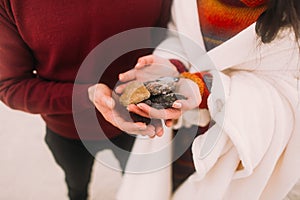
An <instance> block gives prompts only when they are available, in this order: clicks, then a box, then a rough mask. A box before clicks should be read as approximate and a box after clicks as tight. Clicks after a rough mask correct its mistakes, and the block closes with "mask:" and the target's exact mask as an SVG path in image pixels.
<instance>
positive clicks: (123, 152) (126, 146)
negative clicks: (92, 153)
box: [110, 133, 135, 173]
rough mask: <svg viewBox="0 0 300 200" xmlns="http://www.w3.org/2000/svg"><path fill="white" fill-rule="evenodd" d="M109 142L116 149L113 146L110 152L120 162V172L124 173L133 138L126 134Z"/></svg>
mask: <svg viewBox="0 0 300 200" xmlns="http://www.w3.org/2000/svg"><path fill="white" fill-rule="evenodd" d="M110 140H111V142H112V143H113V144H114V145H116V146H117V147H118V148H116V146H113V147H112V148H111V150H112V152H113V153H114V155H115V157H116V158H117V159H118V161H119V162H120V166H121V169H122V172H123V173H124V170H125V167H126V164H127V161H128V158H129V155H130V153H131V150H132V147H133V144H134V141H135V137H134V136H131V135H128V134H127V133H123V134H121V135H119V136H117V137H115V138H112V139H110Z"/></svg>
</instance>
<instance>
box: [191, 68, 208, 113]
mask: <svg viewBox="0 0 300 200" xmlns="http://www.w3.org/2000/svg"><path fill="white" fill-rule="evenodd" d="M194 74H195V75H196V76H198V77H199V78H200V79H201V80H202V81H203V82H204V83H205V81H204V79H203V75H204V74H202V73H201V72H196V73H194ZM204 85H205V86H204V90H203V94H202V101H201V103H200V105H199V108H200V109H208V106H207V98H208V96H209V94H210V92H209V90H208V88H207V85H206V84H204Z"/></svg>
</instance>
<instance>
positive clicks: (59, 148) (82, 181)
mask: <svg viewBox="0 0 300 200" xmlns="http://www.w3.org/2000/svg"><path fill="white" fill-rule="evenodd" d="M45 141H46V143H47V145H48V147H49V148H50V150H51V152H52V154H53V156H54V158H55V161H56V162H57V164H58V165H59V166H60V167H61V168H62V169H63V171H64V172H65V181H66V183H67V187H68V195H69V198H70V200H86V199H87V196H88V185H89V182H90V177H91V170H92V167H93V163H94V157H93V156H92V155H91V154H90V153H89V152H88V151H87V150H86V148H85V147H84V145H83V144H82V143H81V141H80V140H70V139H66V138H63V137H61V136H59V135H57V134H56V133H54V132H52V131H51V130H49V129H47V132H46V137H45Z"/></svg>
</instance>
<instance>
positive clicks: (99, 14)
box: [0, 0, 171, 139]
mask: <svg viewBox="0 0 300 200" xmlns="http://www.w3.org/2000/svg"><path fill="white" fill-rule="evenodd" d="M170 4H171V0H151V1H149V0H118V1H117V0H89V1H82V0H72V1H71V0H50V1H40V0H26V1H22V0H21V1H20V0H0V100H1V101H3V102H4V103H5V104H6V105H8V106H9V107H11V108H13V109H18V110H22V111H25V112H29V113H34V114H41V116H42V118H43V119H44V120H45V122H46V125H47V126H48V127H49V128H50V129H51V130H53V131H54V132H56V133H58V134H60V135H62V136H64V137H67V138H73V139H78V134H77V131H76V128H77V127H75V124H74V121H73V114H74V112H75V113H76V114H77V115H79V116H81V118H83V119H86V120H85V121H84V123H82V124H81V125H80V126H81V128H80V130H83V131H84V132H85V133H84V138H85V139H95V138H97V139H99V128H98V127H95V124H93V123H90V120H89V119H90V118H93V115H95V112H94V110H95V108H94V106H93V104H92V103H91V102H90V101H89V99H88V94H87V88H88V87H89V86H90V85H91V84H93V83H92V82H91V81H89V76H92V75H93V70H92V69H90V70H87V72H86V74H85V76H84V78H82V80H79V81H78V83H77V82H76V88H77V89H76V94H75V97H76V103H75V104H76V105H73V106H74V108H75V109H74V111H73V112H72V91H73V87H74V80H75V78H76V74H77V71H78V69H79V67H80V66H81V64H82V62H83V60H84V59H85V57H86V56H87V55H88V54H89V53H90V52H91V50H93V48H95V47H96V46H97V45H98V44H100V43H101V42H102V41H104V40H105V39H107V38H109V37H111V36H113V35H115V34H118V33H120V32H122V31H125V30H129V29H133V28H139V27H149V26H155V27H165V26H166V24H167V22H168V18H169V9H170ZM140 39H142V40H143V41H146V42H149V44H150V42H151V34H150V32H149V33H145V34H144V35H143V36H142V38H140ZM130 42H134V41H130ZM116 48H118V47H116ZM150 51H151V50H147V51H134V52H131V53H128V54H125V55H124V56H121V57H120V58H118V59H117V60H115V61H114V62H113V63H112V64H111V65H110V66H109V67H108V68H107V70H106V71H105V73H104V75H103V76H102V78H101V77H98V78H101V79H100V82H102V83H105V84H107V85H109V86H110V87H113V86H114V85H115V83H116V82H117V79H118V74H119V73H120V72H124V71H126V70H128V69H130V68H132V66H133V65H134V64H135V62H136V59H137V58H138V57H140V56H141V55H146V54H149V53H150ZM97 67H100V68H101V67H102V66H97ZM105 67H106V66H105ZM93 78H94V77H91V79H93ZM73 104H74V102H73ZM97 115H98V121H99V122H100V124H101V127H102V130H103V131H104V133H105V134H106V135H107V136H108V137H110V138H111V137H114V136H116V135H118V134H120V133H121V131H120V130H119V129H117V128H115V127H113V126H112V125H110V124H109V123H108V122H106V121H105V120H104V119H103V117H102V116H101V114H99V113H98V114H97ZM100 135H101V134H100ZM81 136H82V134H81ZM101 137H102V136H101ZM101 137H100V138H101ZM102 138H103V137H102Z"/></svg>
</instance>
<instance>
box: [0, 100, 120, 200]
mask: <svg viewBox="0 0 300 200" xmlns="http://www.w3.org/2000/svg"><path fill="white" fill-rule="evenodd" d="M44 129H45V125H44V122H43V121H42V119H41V118H40V117H39V116H38V115H31V114H27V113H24V112H20V111H15V110H11V109H9V108H8V107H6V106H4V105H3V104H2V103H0V177H1V178H0V200H41V199H42V200H67V199H68V198H67V195H66V193H67V189H66V186H65V184H64V177H63V172H62V170H61V169H60V168H59V167H58V166H57V165H56V163H55V161H54V159H53V157H52V155H51V152H50V151H49V150H48V147H47V146H46V144H45V142H44V135H45V130H44ZM97 156H113V155H112V153H111V152H110V151H108V150H107V151H103V152H100V153H99V154H98V155H97ZM113 159H114V158H113ZM100 177H101V178H100ZM100 180H101V181H100ZM120 180H121V174H120V173H119V172H117V171H115V170H112V169H110V168H107V167H105V166H103V165H102V164H101V163H98V162H95V165H94V170H93V175H92V181H91V186H90V193H91V199H92V200H113V195H114V194H115V192H116V190H117V187H118V184H119V183H120ZM100 194H101V196H100Z"/></svg>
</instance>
